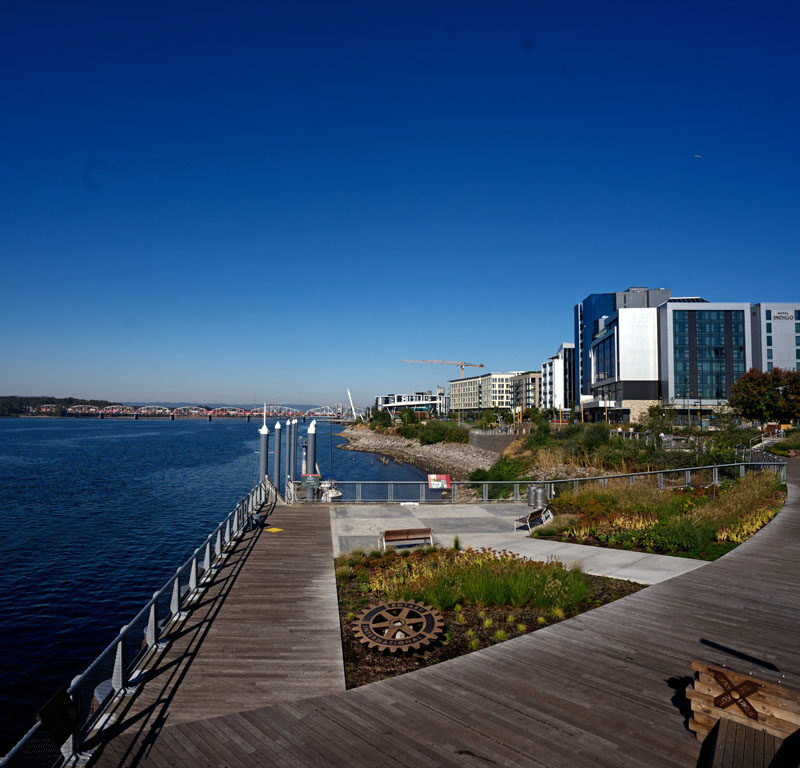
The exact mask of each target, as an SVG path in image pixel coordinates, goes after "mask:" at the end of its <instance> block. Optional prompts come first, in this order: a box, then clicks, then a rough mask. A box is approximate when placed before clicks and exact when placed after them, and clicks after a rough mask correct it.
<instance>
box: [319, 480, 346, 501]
mask: <svg viewBox="0 0 800 768" xmlns="http://www.w3.org/2000/svg"><path fill="white" fill-rule="evenodd" d="M319 492H320V497H319V498H320V501H323V502H326V503H330V502H332V501H336V500H337V499H340V498H341V497H342V492H341V491H340V490H339V489H338V488H337V487H336V483H335V481H333V480H323V481H322V482H321V483H320V484H319Z"/></svg>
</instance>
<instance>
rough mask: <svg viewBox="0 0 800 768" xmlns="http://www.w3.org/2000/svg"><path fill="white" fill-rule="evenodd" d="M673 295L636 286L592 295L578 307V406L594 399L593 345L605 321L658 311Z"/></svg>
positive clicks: (576, 320) (576, 307) (574, 385)
mask: <svg viewBox="0 0 800 768" xmlns="http://www.w3.org/2000/svg"><path fill="white" fill-rule="evenodd" d="M671 295H672V291H670V290H669V289H668V288H643V287H639V286H633V287H631V288H628V289H627V290H625V291H617V292H616V293H591V294H589V295H588V296H587V297H586V298H585V299H584V300H583V301H581V302H580V303H578V304H576V305H575V307H574V311H573V315H574V324H575V370H574V383H573V385H572V388H573V391H574V393H575V398H574V399H575V400H576V401H577V402H580V401H581V400H583V401H587V400H590V399H592V387H591V375H592V374H591V366H590V363H589V354H590V350H591V346H592V341H593V340H594V338H595V336H596V335H597V334H598V333H599V331H600V330H601V329H600V322H601V321H602V319H603V317H610V316H611V315H613V314H614V313H615V312H616V311H617V310H619V309H630V308H638V309H641V308H648V307H649V308H653V307H657V306H658V305H659V304H662V303H663V302H665V301H666V300H667V299H668V298H669V297H670V296H671Z"/></svg>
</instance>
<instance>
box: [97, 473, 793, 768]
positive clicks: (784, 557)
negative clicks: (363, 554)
mask: <svg viewBox="0 0 800 768" xmlns="http://www.w3.org/2000/svg"><path fill="white" fill-rule="evenodd" d="M282 514H287V515H292V514H295V511H294V510H286V511H279V512H276V515H275V517H274V520H275V521H276V524H278V525H280V515H282ZM324 530H327V528H325V529H324ZM317 534H318V535H319V536H320V538H325V541H326V545H325V546H328V545H329V539H328V538H327V536H328V535H327V533H323V529H322V528H318V531H317ZM275 541H278V540H277V539H276V540H275ZM270 544H272V542H270ZM289 545H290V539H289V538H288V537H287V538H286V539H284V546H287V547H288V546H289ZM283 556H284V557H287V558H289V557H297V556H296V555H291V553H289V552H286V553H284V554H283ZM250 557H252V555H251V556H250ZM254 562H255V561H254ZM250 567H251V563H250V561H249V560H248V561H246V562H245V563H244V564H243V566H242V569H243V571H242V572H243V574H244V573H246V572H247V571H248V570H249V569H250ZM331 578H332V576H331ZM249 580H250V577H249V576H248V582H249ZM276 587H277V584H276ZM329 588H330V589H332V587H329ZM237 589H238V585H237V586H234V588H233V590H232V591H231V595H230V596H229V597H228V598H227V600H231V599H232V598H233V595H234V594H235V593H236V591H237ZM799 603H800V462H797V461H793V462H792V463H791V464H790V468H789V498H788V500H787V504H786V506H785V508H784V509H783V511H782V512H781V513H780V514H779V515H778V517H777V518H776V519H775V520H774V521H773V522H772V523H771V524H770V525H769V526H767V527H766V528H765V529H763V530H762V531H761V532H759V533H758V534H757V535H756V536H755V537H753V538H752V539H751V540H750V541H748V542H746V543H745V544H743V545H741V546H740V547H738V548H737V549H736V550H735V551H734V552H732V553H731V554H729V555H728V556H726V557H724V558H722V559H721V560H718V561H716V562H715V563H711V564H709V565H707V566H704V567H703V568H700V569H698V570H695V571H692V572H691V573H688V574H685V575H683V576H679V577H677V578H675V579H672V580H670V581H666V582H662V583H661V584H657V585H655V586H653V587H649V588H648V589H646V590H643V591H641V592H639V593H637V594H635V595H632V596H630V597H628V598H625V599H624V600H619V601H617V602H615V603H612V604H609V605H606V606H604V607H602V608H599V609H597V610H594V611H592V612H590V613H587V614H584V615H582V616H578V617H576V618H574V619H571V620H569V621H565V622H562V623H560V624H557V625H555V626H552V627H548V628H546V629H543V630H540V631H538V632H535V633H532V634H530V635H527V636H524V637H520V638H516V639H514V640H510V641H507V642H505V643H502V644H499V645H496V646H493V647H492V648H488V649H486V650H483V651H478V652H476V653H473V654H469V655H467V656H462V657H460V658H458V659H455V660H453V661H449V662H446V663H443V664H439V665H436V666H433V667H429V668H427V669H424V670H420V671H418V672H414V673H411V674H408V675H404V676H402V677H397V678H393V679H390V680H385V681H383V682H380V683H375V684H372V685H368V686H364V687H362V688H358V689H355V690H351V691H342V690H339V691H338V692H336V691H335V689H336V686H335V685H333V679H332V678H331V677H324V676H323V677H321V678H320V685H319V688H318V689H317V691H316V693H317V694H318V695H316V696H314V697H313V698H307V699H301V698H299V697H298V696H296V695H293V693H296V692H293V691H292V690H291V681H290V680H289V679H287V680H286V696H285V698H283V697H281V696H280V695H279V696H278V697H277V699H275V698H273V702H275V703H272V704H270V705H265V706H261V707H253V706H252V705H253V704H254V703H255V698H253V697H250V696H246V697H244V698H243V699H242V703H243V706H241V707H240V709H241V710H242V711H233V710H232V709H231V708H233V707H235V696H233V697H230V696H229V695H228V693H227V692H228V691H231V690H232V689H231V688H230V687H228V686H229V685H230V683H229V682H228V681H227V680H226V676H225V673H224V671H223V669H222V666H220V667H219V668H216V669H215V668H214V665H213V663H212V662H211V661H209V662H208V666H205V667H204V669H205V670H206V676H204V679H205V680H206V683H205V685H200V684H199V683H198V687H197V688H196V689H195V694H196V695H197V694H199V693H200V690H201V689H202V688H205V690H206V693H205V695H204V696H205V698H203V699H202V700H203V701H206V702H208V707H209V708H208V709H203V707H202V706H201V705H199V704H198V706H197V707H189V706H188V705H185V706H184V707H183V708H182V709H181V710H180V711H179V713H177V714H178V717H175V718H173V717H172V713H171V707H172V705H171V704H169V705H168V706H166V709H165V715H164V717H165V719H164V721H163V722H164V723H165V726H164V727H162V728H158V729H151V731H150V732H149V734H148V733H147V732H145V731H142V730H141V729H140V730H139V731H134V732H132V733H131V732H129V733H125V734H123V735H121V736H119V737H118V738H115V739H113V740H111V742H110V743H109V744H108V745H107V746H106V748H105V750H104V751H103V753H102V755H101V756H100V758H99V761H98V764H99V765H101V766H108V767H109V768H111V767H112V766H113V767H115V768H116V766H121V765H125V766H127V765H147V766H186V768H190V767H191V768H197V766H220V767H222V766H228V767H233V766H253V765H264V766H305V765H314V766H323V765H325V766H327V765H333V766H356V765H374V764H381V765H388V766H395V765H397V766H413V767H414V768H420V767H421V766H444V765H453V766H482V767H483V768H486V767H487V766H495V765H503V766H552V767H554V768H555V767H559V768H560V767H562V766H563V767H564V768H566V767H567V766H569V767H570V768H574V767H575V766H590V765H591V766H604V767H607V768H619V767H626V766H631V767H633V766H638V767H639V768H660V767H662V766H663V767H664V768H677V767H678V766H681V767H684V768H685V767H688V766H695V765H697V761H698V756H699V752H700V745H699V743H698V742H697V741H696V739H695V737H694V736H693V734H691V733H690V732H689V731H688V730H687V729H686V716H687V714H688V701H686V699H685V696H684V693H683V692H684V690H685V687H686V685H687V683H688V682H689V680H690V677H689V675H690V668H689V663H690V661H691V659H693V658H703V659H708V660H709V661H713V662H716V663H722V664H727V665H728V666H731V667H733V668H735V669H739V670H741V671H744V672H750V671H752V672H753V673H754V674H756V675H758V676H759V677H763V678H765V679H772V680H781V681H783V682H784V684H787V685H791V686H793V687H800V677H798V673H800V622H798V617H799V616H800V606H799V605H798V604H799ZM226 621H227V619H226V618H225V613H224V607H223V609H222V610H220V612H219V615H218V616H217V618H216V619H215V620H214V622H212V628H213V625H214V624H215V623H217V622H220V623H223V624H224V623H226ZM266 630H267V627H266V626H265V635H264V636H265V638H266V637H268V636H269V633H268V632H267V631H266ZM236 632H237V630H235V629H234V628H229V629H225V628H224V627H223V628H221V629H220V633H221V635H220V636H226V637H227V638H228V640H227V641H226V642H228V643H230V645H228V651H229V652H230V653H233V652H234V651H235V648H234V646H233V644H234V643H235V642H237V641H236V637H237V635H236ZM211 636H212V633H211V630H209V633H208V639H209V640H210V638H211ZM202 655H203V654H202V652H201V653H200V654H198V658H200V657H202ZM225 658H226V659H227V656H226V657H225ZM242 668H243V667H238V668H237V669H238V670H241V669H242ZM311 677H313V675H311ZM187 680H188V675H187ZM198 680H199V678H198ZM215 688H218V691H219V698H221V699H223V700H224V702H225V712H227V714H223V715H222V716H218V717H214V715H218V714H220V705H217V704H215V703H214V700H215V699H216V698H217V696H216V695H215V694H214V689H215ZM306 691H307V692H308V693H313V692H314V685H313V683H311V684H310V685H308V686H307V688H306ZM181 695H182V692H181ZM180 700H181V701H184V700H185V699H184V698H181V699H180ZM173 701H175V702H177V701H178V695H177V694H176V695H175V697H174V699H173ZM190 713H193V714H192V715H191V716H195V717H203V718H205V719H202V720H200V719H196V720H193V721H187V722H178V720H182V719H183V720H185V719H186V718H187V717H189V716H190ZM173 722H175V723H177V724H175V725H171V723H173Z"/></svg>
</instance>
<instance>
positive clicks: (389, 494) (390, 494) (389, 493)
mask: <svg viewBox="0 0 800 768" xmlns="http://www.w3.org/2000/svg"><path fill="white" fill-rule="evenodd" d="M386 501H394V483H387V484H386Z"/></svg>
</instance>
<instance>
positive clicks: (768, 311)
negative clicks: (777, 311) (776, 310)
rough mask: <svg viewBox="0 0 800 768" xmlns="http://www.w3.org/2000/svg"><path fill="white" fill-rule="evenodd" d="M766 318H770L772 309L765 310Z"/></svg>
mask: <svg viewBox="0 0 800 768" xmlns="http://www.w3.org/2000/svg"><path fill="white" fill-rule="evenodd" d="M767 320H772V310H771V309H768V310H767Z"/></svg>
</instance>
